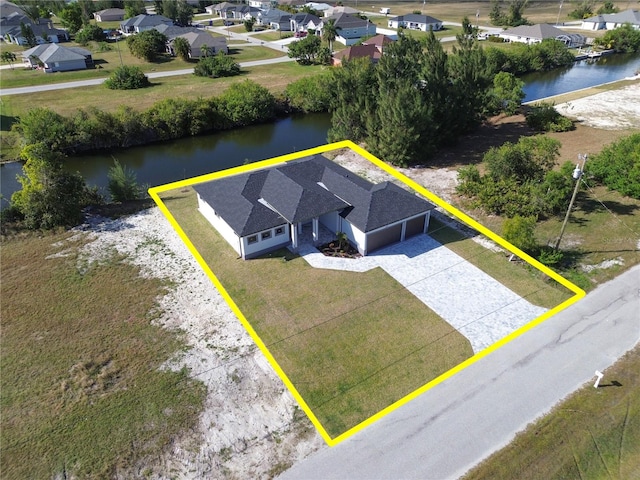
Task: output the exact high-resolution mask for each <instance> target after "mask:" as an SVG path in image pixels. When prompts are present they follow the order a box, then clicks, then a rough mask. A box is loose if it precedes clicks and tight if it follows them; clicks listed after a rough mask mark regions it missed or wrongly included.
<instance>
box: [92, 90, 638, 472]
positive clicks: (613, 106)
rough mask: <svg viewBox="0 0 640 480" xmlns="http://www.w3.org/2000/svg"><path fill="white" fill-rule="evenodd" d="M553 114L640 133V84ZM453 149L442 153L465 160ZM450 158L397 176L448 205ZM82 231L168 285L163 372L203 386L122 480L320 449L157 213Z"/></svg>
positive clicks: (256, 462) (378, 176)
mask: <svg viewBox="0 0 640 480" xmlns="http://www.w3.org/2000/svg"><path fill="white" fill-rule="evenodd" d="M557 108H558V109H559V110H560V111H561V112H562V111H564V110H563V109H566V110H567V113H566V114H567V115H571V116H573V117H575V118H577V119H580V120H581V121H583V122H585V123H589V124H590V125H594V126H597V127H598V128H619V129H627V128H630V127H629V124H630V123H632V124H633V125H634V127H633V128H640V82H638V83H637V84H634V85H632V86H630V87H626V88H624V89H622V90H616V91H611V92H606V93H602V94H598V95H595V96H593V97H588V98H585V99H583V100H579V101H576V100H574V101H572V102H570V104H564V105H558V106H557ZM621 112H624V113H621ZM612 118H613V119H620V121H617V122H613V121H612V120H611V119H612ZM491 128H493V127H489V131H490V129H491ZM515 134H516V133H514V135H515ZM473 141H474V142H476V143H477V141H482V138H478V139H477V140H473ZM456 152H457V150H452V153H451V152H450V156H451V155H452V156H454V157H456V156H457V155H459V157H456V158H465V153H464V152H458V153H456ZM456 158H447V159H446V162H443V165H449V166H442V165H440V166H439V167H438V168H435V167H434V168H411V169H401V172H402V173H404V174H405V175H407V176H408V177H410V178H412V179H413V180H415V181H416V182H417V183H419V184H420V185H422V186H424V187H425V188H427V189H428V190H430V191H432V192H433V193H435V194H436V195H438V196H440V197H441V198H443V199H444V200H451V198H452V196H453V194H454V190H455V185H456V181H457V180H456V177H457V174H456V169H457V166H456V165H455V164H456V163H458V162H456ZM471 160H473V159H471ZM336 161H337V162H338V163H340V164H342V165H344V166H346V167H347V168H349V169H351V170H353V171H354V172H355V173H358V174H361V175H362V176H364V177H365V178H368V179H369V180H371V181H373V182H379V181H383V180H387V179H389V177H388V175H387V174H386V173H384V172H382V171H381V170H379V169H377V168H372V165H371V164H370V163H369V162H368V161H367V160H366V159H363V158H362V157H360V156H359V155H355V154H353V153H346V154H342V155H339V156H338V157H337V158H336ZM467 161H468V160H467ZM462 163H465V161H463V162H462ZM451 165H453V166H451ZM82 230H84V231H88V232H89V235H91V236H92V238H93V242H92V243H90V244H89V245H88V246H87V247H86V250H85V252H84V255H85V260H89V261H99V260H100V258H102V257H103V256H104V255H108V254H109V252H112V251H118V252H120V253H122V254H124V255H126V256H127V257H128V258H129V259H130V261H131V262H132V263H134V264H136V265H138V266H140V268H141V272H142V275H145V276H148V277H156V278H161V279H167V280H171V281H172V285H173V286H172V287H171V288H170V289H169V290H168V292H167V294H166V295H165V296H164V297H163V298H162V299H160V300H159V308H160V309H161V310H162V311H163V312H164V313H163V314H162V316H161V318H160V320H159V323H160V324H161V325H163V326H164V327H166V328H169V329H179V330H181V331H182V332H184V334H185V339H186V342H187V345H188V347H189V348H188V350H186V351H185V352H182V353H181V355H180V356H177V357H176V358H174V359H173V361H172V362H171V363H170V364H168V365H166V368H173V369H180V368H182V367H183V366H186V367H188V368H189V369H190V371H191V374H192V375H193V376H194V377H196V378H198V379H200V380H202V381H203V382H204V384H205V385H206V387H207V390H208V394H207V398H206V403H205V408H204V411H203V412H202V414H201V416H200V421H199V426H198V428H197V429H196V430H195V431H192V432H188V433H187V434H186V435H184V436H183V437H182V438H176V439H175V441H174V442H173V444H172V446H171V448H170V449H169V450H168V451H167V452H166V453H165V454H164V455H163V456H162V457H161V458H147V459H144V460H143V461H141V462H140V464H139V465H137V466H136V467H135V468H134V469H133V470H132V471H126V472H125V471H123V472H120V477H121V478H131V477H140V476H146V477H147V478H178V479H187V478H215V479H236V478H238V479H244V478H246V479H260V478H271V477H273V476H274V475H276V474H277V473H279V472H280V471H282V470H284V469H285V468H287V467H288V466H290V465H291V464H293V463H294V462H297V461H300V460H301V459H303V458H304V457H306V456H308V455H309V454H310V453H312V452H313V451H315V450H317V449H318V448H327V447H326V446H325V444H324V442H323V440H322V439H321V437H320V436H319V435H318V434H317V432H316V431H315V429H314V428H313V426H312V425H311V423H310V422H309V420H308V419H307V418H306V416H304V415H303V414H301V412H300V410H299V409H298V407H297V406H296V403H295V401H294V399H293V398H292V396H291V395H290V393H289V392H288V391H287V389H286V388H285V386H284V384H283V383H282V382H281V380H280V379H279V378H278V376H277V375H276V374H275V372H274V371H273V369H272V368H271V366H270V365H269V364H268V362H267V360H266V358H265V357H264V356H263V354H262V353H261V352H260V351H259V350H258V349H257V348H256V347H255V345H254V344H253V341H252V340H251V338H250V337H249V335H248V334H247V333H246V332H245V330H244V328H243V327H242V325H241V324H240V322H239V321H238V320H237V318H236V317H235V315H234V314H233V312H232V311H231V310H230V309H229V307H228V306H227V305H226V303H225V302H224V300H223V299H222V297H221V295H220V294H219V292H218V291H217V290H216V289H215V288H214V287H213V285H212V284H211V282H210V281H209V279H208V278H207V277H206V275H205V274H204V273H203V272H202V271H201V269H200V268H199V266H198V265H197V263H196V262H195V260H194V259H193V258H192V256H191V254H190V253H189V252H188V250H187V248H186V247H185V246H184V244H183V243H182V241H181V240H180V239H179V237H178V236H177V234H176V233H175V232H174V231H173V229H172V228H171V226H170V225H169V222H168V221H167V220H166V219H165V218H164V216H163V215H162V214H161V213H160V211H159V209H157V208H152V209H150V210H147V211H144V212H142V213H139V214H136V215H133V216H129V217H126V218H123V219H120V220H108V219H103V218H93V219H89V221H88V223H87V224H86V225H84V226H83V227H82ZM487 245H488V246H491V244H490V243H488V244H487Z"/></svg>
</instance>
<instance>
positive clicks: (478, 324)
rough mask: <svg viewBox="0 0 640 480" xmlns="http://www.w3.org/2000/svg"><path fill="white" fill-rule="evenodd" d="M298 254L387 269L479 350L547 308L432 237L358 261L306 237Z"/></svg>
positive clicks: (351, 267)
mask: <svg viewBox="0 0 640 480" xmlns="http://www.w3.org/2000/svg"><path fill="white" fill-rule="evenodd" d="M298 253H299V254H300V255H301V256H303V257H304V258H305V260H306V261H307V262H308V263H309V264H310V265H311V266H313V267H316V268H328V269H333V270H346V271H351V272H365V271H367V270H370V269H372V268H376V267H380V268H382V269H384V270H385V271H386V272H387V273H388V274H389V275H391V276H392V277H393V278H394V279H396V281H398V282H399V283H400V284H402V285H403V286H404V287H405V288H406V289H407V290H409V291H410V292H411V293H413V294H414V295H415V296H416V297H417V298H419V299H420V300H421V301H422V302H423V303H424V304H425V305H427V306H428V307H429V308H431V309H432V310H433V311H435V312H436V313H437V314H438V315H440V317H442V318H443V319H444V320H445V321H447V322H449V323H450V324H451V325H452V326H453V327H454V328H456V329H457V330H458V331H459V332H460V333H462V334H463V335H464V336H465V337H467V338H468V339H469V341H470V342H471V346H472V347H473V351H474V352H475V353H478V352H479V351H481V350H483V349H485V348H486V347H488V346H489V345H492V344H493V343H495V342H497V341H498V340H500V339H502V338H504V337H505V336H507V335H508V334H510V333H511V332H513V331H515V330H517V329H518V328H520V327H522V326H523V325H526V324H527V323H529V322H530V321H532V320H534V319H535V318H537V317H539V316H540V315H542V314H543V313H545V312H546V311H547V309H546V308H543V307H538V306H535V305H532V304H531V303H529V302H528V301H526V300H525V299H523V298H522V297H520V296H519V295H517V294H515V293H514V292H512V291H511V290H509V289H508V288H507V287H505V286H504V285H502V284H501V283H499V282H498V281H497V280H495V279H493V278H492V277H490V276H489V275H487V274H486V273H484V272H483V271H482V270H480V269H479V268H477V267H475V266H474V265H472V264H470V263H469V262H467V261H466V260H465V259H464V258H462V257H460V256H459V255H457V254H455V253H453V252H452V251H451V250H449V249H448V248H446V247H445V246H443V245H442V244H440V243H439V242H437V241H436V240H434V239H433V238H431V237H430V236H429V235H418V236H416V237H413V238H410V239H408V240H406V241H404V242H401V243H396V244H394V245H390V246H388V247H385V248H382V249H380V250H377V251H376V252H375V253H373V254H371V255H368V256H366V257H361V258H357V259H348V258H332V257H326V256H324V255H323V254H322V253H320V252H319V251H318V250H317V249H316V248H315V247H314V246H313V244H311V243H309V242H305V241H301V244H300V247H299V249H298Z"/></svg>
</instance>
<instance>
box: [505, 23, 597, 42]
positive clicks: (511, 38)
mask: <svg viewBox="0 0 640 480" xmlns="http://www.w3.org/2000/svg"><path fill="white" fill-rule="evenodd" d="M498 36H499V37H500V38H504V39H505V41H507V42H519V43H526V44H527V45H531V44H534V43H540V42H542V41H543V40H547V39H551V38H553V39H556V40H560V41H561V42H563V43H564V44H565V45H566V46H567V47H581V46H583V45H585V44H586V42H587V37H585V36H584V35H580V34H579V33H567V32H563V31H562V30H560V29H559V28H556V27H554V26H553V25H549V24H548V23H539V24H537V25H520V26H519V27H515V28H510V29H508V30H505V31H503V32H500V33H499V34H498Z"/></svg>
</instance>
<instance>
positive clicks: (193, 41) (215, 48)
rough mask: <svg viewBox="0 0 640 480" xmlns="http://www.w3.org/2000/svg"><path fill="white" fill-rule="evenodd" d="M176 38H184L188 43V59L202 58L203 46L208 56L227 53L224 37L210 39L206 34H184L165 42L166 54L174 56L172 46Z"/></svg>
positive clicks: (227, 48)
mask: <svg viewBox="0 0 640 480" xmlns="http://www.w3.org/2000/svg"><path fill="white" fill-rule="evenodd" d="M176 38H184V39H185V40H186V41H187V42H189V58H192V59H198V58H200V57H201V56H202V50H203V46H204V45H206V46H207V48H208V50H209V53H208V54H209V55H215V54H217V53H219V52H224V53H229V47H228V46H227V39H226V37H212V36H211V35H209V34H208V33H207V32H202V31H200V32H186V33H183V34H181V35H174V36H172V37H171V39H170V40H169V41H168V42H167V52H168V53H170V54H171V55H174V56H175V54H176V52H175V50H174V47H173V44H174V42H175V39H176Z"/></svg>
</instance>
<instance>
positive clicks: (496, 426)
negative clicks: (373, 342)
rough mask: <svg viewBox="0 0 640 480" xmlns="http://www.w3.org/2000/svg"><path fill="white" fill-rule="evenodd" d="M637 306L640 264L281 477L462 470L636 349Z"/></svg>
mask: <svg viewBox="0 0 640 480" xmlns="http://www.w3.org/2000/svg"><path fill="white" fill-rule="evenodd" d="M639 307H640V265H638V266H636V267H634V268H632V269H631V270H629V271H627V272H625V273H623V274H622V275H620V276H619V277H617V278H616V279H614V280H612V281H610V282H608V283H606V284H604V285H601V286H599V287H598V288H597V289H596V290H594V291H593V292H591V293H590V294H589V295H587V296H586V297H585V298H584V299H582V300H580V301H579V302H577V303H575V304H574V305H572V306H571V307H569V308H567V309H566V310H564V311H562V312H560V313H559V314H557V315H555V316H554V317H552V318H550V319H549V320H547V321H546V322H544V323H543V324H541V325H539V326H537V327H536V328H534V329H532V330H530V331H529V332H527V333H525V334H524V335H522V336H521V337H519V338H517V339H515V340H513V341H512V342H510V343H508V344H507V345H505V346H504V347H502V348H500V349H499V350H497V351H495V352H493V353H491V354H490V355H488V356H486V357H485V358H483V359H481V360H480V361H478V362H476V363H475V364H473V365H471V366H470V367H468V368H466V369H465V370H463V371H462V372H460V373H458V374H457V375H455V376H453V377H452V378H450V379H448V380H446V381H445V382H443V383H441V384H440V385H437V386H436V387H434V388H432V389H431V390H429V391H427V392H425V393H424V394H423V395H421V396H420V397H418V398H416V399H415V400H413V401H411V402H409V403H407V404H406V405H404V406H402V407H400V408H399V409H397V410H395V411H394V412H392V413H390V414H389V415H387V416H386V417H384V418H383V419H381V420H379V421H378V422H377V423H375V424H373V425H371V426H370V427H368V428H366V429H364V430H362V431H360V432H358V433H357V434H355V435H354V436H352V437H350V438H348V439H347V440H345V441H343V442H342V443H340V444H338V445H337V446H335V447H333V448H328V447H327V448H324V449H322V450H320V451H319V452H316V453H315V454H313V455H312V456H311V457H309V458H307V459H306V460H303V461H302V462H301V463H298V464H297V465H294V466H293V467H292V468H291V469H290V470H288V471H286V472H284V473H283V474H282V475H281V476H280V477H278V478H279V479H281V480H293V479H295V480H298V479H302V478H304V479H305V480H312V479H319V480H320V479H321V480H329V479H341V480H342V479H349V480H356V479H363V480H364V479H366V480H371V479H393V480H397V479H403V480H404V479H420V480H425V479H435V480H442V479H455V478H458V477H460V476H461V475H463V474H464V473H465V472H466V471H467V470H469V469H470V468H472V467H473V466H475V465H476V464H478V463H479V462H480V461H482V460H483V459H484V458H486V457H487V456H489V455H490V454H491V453H493V452H494V451H496V450H498V449H500V448H502V447H503V446H505V445H507V444H508V443H509V442H510V441H511V440H512V439H513V437H514V436H515V434H516V433H517V432H519V431H521V430H523V429H524V428H525V427H526V426H527V425H528V424H529V423H530V422H531V421H533V420H534V419H536V418H538V417H540V416H541V415H543V414H544V413H546V412H547V411H549V410H550V409H551V408H552V407H553V406H554V405H555V404H556V403H558V402H559V401H560V400H562V399H563V398H564V397H566V396H567V395H569V394H570V393H571V392H573V391H575V390H577V389H578V388H580V387H581V386H582V385H583V384H585V382H592V381H594V372H595V370H601V371H602V370H604V369H605V368H607V367H608V366H610V365H611V364H613V363H614V362H615V361H616V360H617V359H618V358H619V357H621V356H622V355H623V354H624V353H625V352H626V351H628V350H630V349H631V348H633V347H634V345H636V344H637V343H638V340H639V339H640V308H639ZM607 380H608V379H607V376H606V375H605V377H604V380H603V382H607ZM610 380H612V379H610Z"/></svg>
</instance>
